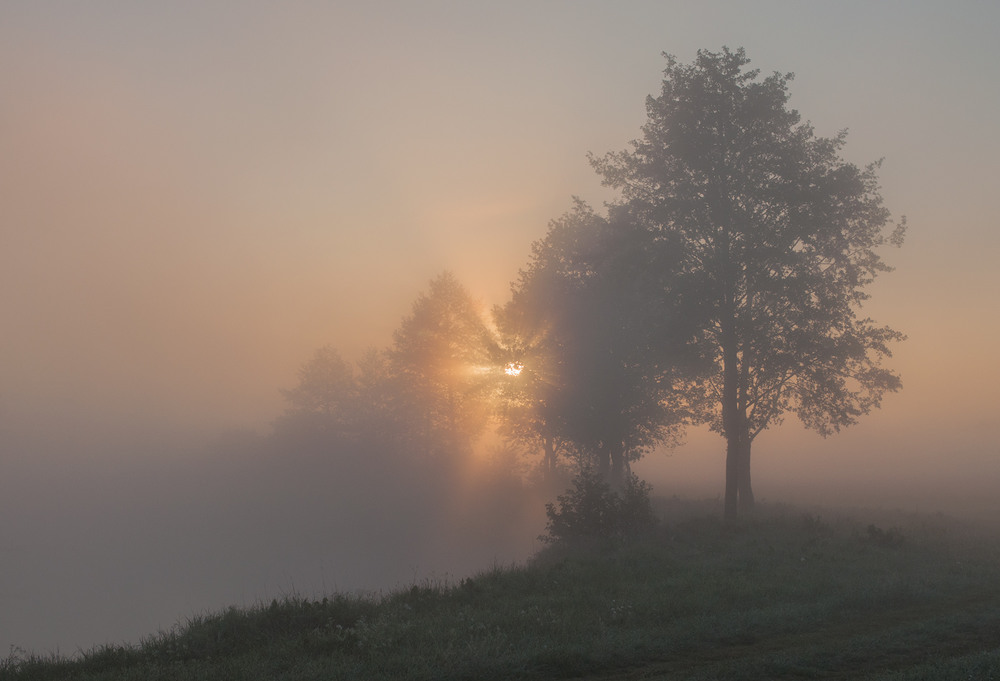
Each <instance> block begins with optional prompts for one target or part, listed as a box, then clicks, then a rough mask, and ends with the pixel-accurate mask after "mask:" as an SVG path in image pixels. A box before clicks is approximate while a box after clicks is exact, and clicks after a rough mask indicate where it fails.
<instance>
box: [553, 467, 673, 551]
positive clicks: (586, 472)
mask: <svg viewBox="0 0 1000 681" xmlns="http://www.w3.org/2000/svg"><path fill="white" fill-rule="evenodd" d="M650 489H651V488H650V486H649V484H647V483H645V482H643V481H641V480H639V479H638V478H637V477H636V476H635V475H629V476H627V478H626V479H625V482H624V484H623V485H622V488H621V490H620V491H615V490H614V489H612V487H611V485H610V484H608V482H607V481H606V480H605V479H604V476H603V475H601V474H600V473H598V472H597V471H595V470H594V469H592V468H589V467H587V468H584V469H582V470H581V471H580V472H579V473H578V474H577V475H576V476H575V477H574V478H573V485H572V487H570V488H569V489H568V490H566V493H565V494H561V495H559V497H558V498H557V499H556V503H554V504H553V503H549V504H546V505H545V513H546V515H547V516H548V519H549V520H548V524H547V525H546V527H545V530H546V534H544V535H542V536H541V537H539V538H540V539H541V540H542V541H544V542H546V543H549V544H553V543H562V544H580V543H584V542H592V541H595V540H596V541H607V540H619V541H620V540H622V539H626V538H628V537H630V536H634V535H636V534H638V533H640V532H642V531H643V530H646V529H648V528H650V527H652V526H653V525H655V523H656V516H655V515H654V514H653V509H652V506H651V505H650V502H649V492H650Z"/></svg>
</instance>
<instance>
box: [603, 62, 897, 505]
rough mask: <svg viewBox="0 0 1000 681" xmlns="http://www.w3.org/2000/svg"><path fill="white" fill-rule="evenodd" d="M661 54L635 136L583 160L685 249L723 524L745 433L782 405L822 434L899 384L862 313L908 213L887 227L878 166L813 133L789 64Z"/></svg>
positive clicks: (734, 500) (884, 333) (743, 466)
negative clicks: (791, 88)
mask: <svg viewBox="0 0 1000 681" xmlns="http://www.w3.org/2000/svg"><path fill="white" fill-rule="evenodd" d="M665 56H666V58H667V67H666V70H665V72H664V79H663V86H662V91H661V93H660V96H659V97H655V98H654V97H652V96H650V97H649V98H648V99H647V102H646V108H647V112H648V120H647V122H646V124H645V126H644V127H643V129H642V133H643V134H642V137H641V139H639V140H638V141H635V142H633V143H632V149H631V150H629V151H625V152H621V153H617V154H609V155H607V156H606V157H604V158H601V159H592V161H593V163H594V165H595V168H596V169H597V171H598V172H599V173H600V174H601V175H603V177H604V182H605V184H607V185H609V186H611V187H614V188H617V189H620V190H621V191H622V192H623V201H622V205H623V206H627V207H628V210H629V211H630V212H631V214H633V215H634V216H636V217H637V219H639V220H641V221H642V222H643V223H644V224H645V225H646V227H647V228H648V229H649V230H650V231H651V233H652V234H654V235H655V236H656V238H663V239H669V240H671V241H676V242H678V243H679V245H680V247H681V248H682V253H683V258H684V261H683V266H682V267H681V268H680V270H679V277H680V279H679V282H684V283H678V285H679V286H682V288H684V289H685V290H688V291H698V292H700V293H699V295H700V296H701V298H702V302H703V306H702V308H701V309H702V312H703V314H704V320H705V321H704V327H705V330H706V333H705V341H706V343H707V347H706V352H707V353H708V354H710V355H711V356H712V357H714V358H715V361H716V363H717V367H718V368H717V373H716V376H715V379H714V385H713V388H714V397H715V400H716V404H717V408H716V409H715V410H714V415H713V418H712V420H711V423H712V426H713V428H715V429H716V430H717V431H719V432H720V433H722V434H723V435H724V437H725V438H726V441H727V454H726V497H725V514H726V517H727V518H729V519H732V518H735V517H736V515H737V512H738V508H749V507H752V505H753V492H752V488H751V484H750V446H751V443H752V442H753V440H754V438H755V437H756V436H757V435H758V434H759V433H760V432H761V431H763V430H764V429H765V428H767V427H768V426H770V425H773V424H775V423H778V422H779V421H780V420H781V418H782V415H783V414H784V413H785V412H786V411H789V410H790V411H793V412H794V413H796V414H797V415H798V416H799V418H800V419H801V420H802V422H803V423H804V424H805V425H806V426H808V427H810V428H812V429H814V430H816V431H818V432H819V433H821V434H822V435H824V436H825V435H828V434H830V433H832V432H836V431H837V430H839V429H840V428H841V427H843V426H848V425H851V424H853V423H855V422H856V421H857V419H858V417H860V416H861V415H863V414H867V413H868V412H869V411H870V410H871V409H873V408H876V407H878V406H879V405H880V403H881V399H882V397H883V395H884V394H885V393H886V392H887V391H895V390H898V389H899V388H900V386H901V383H900V380H899V377H898V376H897V375H896V374H894V373H893V372H891V371H889V370H887V369H885V368H882V367H881V366H880V364H881V361H882V359H883V358H885V357H888V356H890V348H889V346H890V344H891V343H892V342H893V341H898V340H901V339H902V335H901V334H900V333H898V332H896V331H894V330H892V329H890V328H888V327H884V326H877V325H876V324H875V323H874V322H873V321H872V320H871V319H867V318H862V317H860V316H859V309H860V307H861V304H862V303H863V301H864V300H865V299H867V297H868V294H866V293H865V287H866V286H867V285H868V284H870V283H871V282H872V281H873V280H874V278H875V277H876V275H877V274H879V273H881V272H885V271H888V270H889V269H890V268H889V267H887V266H886V265H885V264H884V262H883V260H882V259H881V257H880V256H879V255H878V254H877V253H876V249H877V248H878V247H879V246H882V245H883V244H884V243H885V242H887V241H891V242H893V243H895V244H897V245H898V244H899V243H901V240H902V233H903V227H904V225H905V220H903V221H901V222H900V223H899V224H898V225H897V226H896V229H895V230H894V231H893V232H892V234H891V235H887V234H886V233H885V232H886V228H887V226H888V225H889V224H890V214H889V211H888V210H887V209H886V208H885V207H884V206H883V204H882V197H881V195H880V193H879V186H878V177H877V170H878V167H879V164H878V163H873V164H871V165H868V166H865V167H863V168H858V167H857V166H855V165H853V164H851V163H847V162H846V161H844V160H843V159H842V158H841V157H840V155H839V154H840V151H841V149H842V148H843V146H844V144H845V141H846V133H844V132H842V133H840V134H838V135H837V136H836V137H833V138H820V137H816V136H815V135H814V133H813V128H812V127H811V126H810V125H809V124H808V123H804V124H803V123H800V117H799V114H798V112H796V111H795V110H792V109H789V108H787V106H786V105H787V101H788V90H787V84H788V81H789V80H790V79H791V78H792V75H791V74H787V75H781V74H777V73H775V74H774V75H772V76H769V77H767V78H764V79H760V78H759V77H758V72H757V71H756V70H747V69H746V68H745V67H746V65H747V64H749V60H748V59H747V57H746V55H745V53H744V51H743V50H742V49H739V50H736V51H731V50H729V49H728V48H723V50H722V52H718V53H715V52H707V51H699V52H698V56H697V59H696V60H695V61H694V62H693V63H692V64H690V65H684V64H678V63H677V61H676V60H675V59H674V58H673V57H670V56H669V55H665ZM672 257H673V256H672Z"/></svg>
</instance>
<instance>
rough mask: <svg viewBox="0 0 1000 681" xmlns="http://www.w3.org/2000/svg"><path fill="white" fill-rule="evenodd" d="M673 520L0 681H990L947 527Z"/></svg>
mask: <svg viewBox="0 0 1000 681" xmlns="http://www.w3.org/2000/svg"><path fill="white" fill-rule="evenodd" d="M666 510H667V511H668V512H671V513H672V515H673V520H672V521H671V522H668V523H667V524H666V525H665V526H664V527H663V528H661V529H660V530H658V531H657V532H656V533H655V535H653V536H651V537H649V538H647V539H645V540H643V541H636V542H634V543H631V544H629V545H627V546H620V547H617V548H614V549H611V548H608V547H603V548H600V549H596V550H595V549H592V550H591V551H587V552H583V551H575V552H569V551H565V550H563V551H559V550H552V549H550V550H548V551H546V552H543V553H542V554H541V555H540V556H538V557H537V558H536V560H535V561H533V563H532V564H531V565H529V566H526V567H518V568H495V569H493V570H490V571H488V572H485V573H483V574H481V575H479V576H478V577H476V578H474V579H469V580H464V581H463V582H461V583H460V584H457V585H437V586H435V585H423V586H414V587H413V588H411V589H409V590H405V591H400V592H398V593H395V594H392V595H389V596H386V597H383V598H378V599H374V598H362V597H355V596H344V595H339V596H334V597H332V598H329V599H324V600H323V601H322V602H307V601H301V600H294V599H292V600H287V601H284V602H274V603H272V604H270V605H262V606H260V607H258V608H254V609H251V610H249V611H247V610H237V609H230V610H228V611H226V612H223V613H220V614H217V615H213V616H210V617H204V618H197V619H194V620H191V621H190V622H188V623H187V624H186V625H184V626H180V627H178V628H177V629H176V630H175V631H173V632H170V633H168V634H161V635H158V636H156V637H153V638H151V639H149V640H148V641H146V642H144V643H143V644H141V645H139V646H124V647H116V646H109V647H104V648H99V649H96V650H94V651H91V652H89V653H87V654H85V655H83V656H82V657H80V658H79V659H75V660H52V659H47V660H46V659H38V658H30V657H29V658H23V657H22V658H16V657H11V658H8V659H7V660H6V661H5V662H3V663H0V678H2V679H12V680H14V679H16V680H18V681H20V680H27V679H108V680H112V679H114V680H121V679H361V678H364V679H509V678H524V679H550V678H587V679H813V678H823V679H879V680H882V681H887V680H889V679H892V680H893V681H896V680H903V679H906V680H915V679H963V680H965V679H970V678H971V679H997V680H998V681H1000V550H998V547H997V544H996V542H995V541H994V540H993V539H990V540H988V541H987V540H985V539H983V537H982V536H981V535H980V536H975V535H971V534H968V533H966V532H965V531H964V530H963V529H962V528H961V527H960V526H959V525H957V524H955V523H948V522H947V521H945V520H944V519H942V518H913V519H909V520H908V521H907V524H906V525H905V526H904V527H903V529H902V530H897V529H895V528H894V527H893V526H892V525H887V524H883V525H879V526H870V525H869V524H868V521H867V520H866V521H865V522H856V521H851V520H846V519H842V518H839V517H836V516H833V515H832V514H826V513H824V514H823V516H822V517H820V516H817V515H810V514H806V513H804V512H802V511H800V510H793V509H786V508H770V509H763V510H762V511H761V512H759V513H758V515H757V517H756V518H755V519H753V520H752V521H750V522H747V523H744V524H742V525H740V526H738V527H726V526H724V525H723V524H722V523H721V522H720V521H718V520H717V515H716V514H715V513H711V514H710V513H708V512H706V511H694V512H692V509H691V507H690V506H689V505H677V504H674V506H673V507H672V508H669V509H666ZM685 516H686V517H685ZM894 521H899V522H902V520H901V519H899V518H896V519H894Z"/></svg>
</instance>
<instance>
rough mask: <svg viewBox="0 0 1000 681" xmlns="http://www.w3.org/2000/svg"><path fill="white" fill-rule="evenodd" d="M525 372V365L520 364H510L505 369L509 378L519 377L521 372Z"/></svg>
mask: <svg viewBox="0 0 1000 681" xmlns="http://www.w3.org/2000/svg"><path fill="white" fill-rule="evenodd" d="M523 370H524V365H523V364H521V363H520V362H509V363H508V364H507V366H506V367H504V370H503V372H504V373H505V374H507V375H508V376H518V375H520V373H521V371H523Z"/></svg>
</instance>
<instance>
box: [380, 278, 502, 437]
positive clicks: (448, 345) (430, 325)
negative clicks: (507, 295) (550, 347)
mask: <svg viewBox="0 0 1000 681" xmlns="http://www.w3.org/2000/svg"><path fill="white" fill-rule="evenodd" d="M388 359H389V369H390V371H391V372H392V374H393V376H394V378H395V380H396V383H395V387H396V397H397V399H398V400H399V402H398V403H397V404H398V407H397V408H398V409H401V410H405V412H406V414H407V418H408V419H409V427H410V429H411V432H412V433H413V434H414V435H415V436H416V437H417V438H418V439H420V441H421V442H422V443H424V444H425V446H429V447H431V448H434V449H436V450H438V451H439V452H440V451H441V450H445V451H447V452H449V453H451V454H456V453H465V452H468V451H469V450H470V449H471V447H472V444H473V442H474V441H475V439H476V438H477V437H478V436H479V435H481V434H482V432H483V430H484V428H485V426H486V423H487V419H488V400H487V395H488V389H489V383H490V381H489V379H490V374H491V372H495V371H496V367H495V366H494V365H493V364H492V362H491V359H490V353H489V330H488V329H487V327H486V324H485V322H484V320H483V317H482V314H481V313H480V310H479V308H478V306H477V305H476V303H475V301H473V299H472V298H471V297H470V296H469V294H468V292H467V291H466V290H465V288H464V287H463V286H462V285H461V284H460V283H459V282H458V280H457V279H455V277H454V276H453V275H452V274H450V273H447V272H446V273H444V274H442V275H440V276H438V277H437V278H435V279H433V280H432V281H431V282H430V291H429V292H428V293H426V294H421V295H420V297H418V298H417V300H416V302H415V303H414V304H413V311H412V313H411V314H410V315H409V316H408V317H406V318H405V319H404V320H403V322H402V324H401V325H400V327H399V329H398V330H397V331H396V332H395V334H394V336H393V346H392V348H391V349H390V350H389V352H388Z"/></svg>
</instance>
